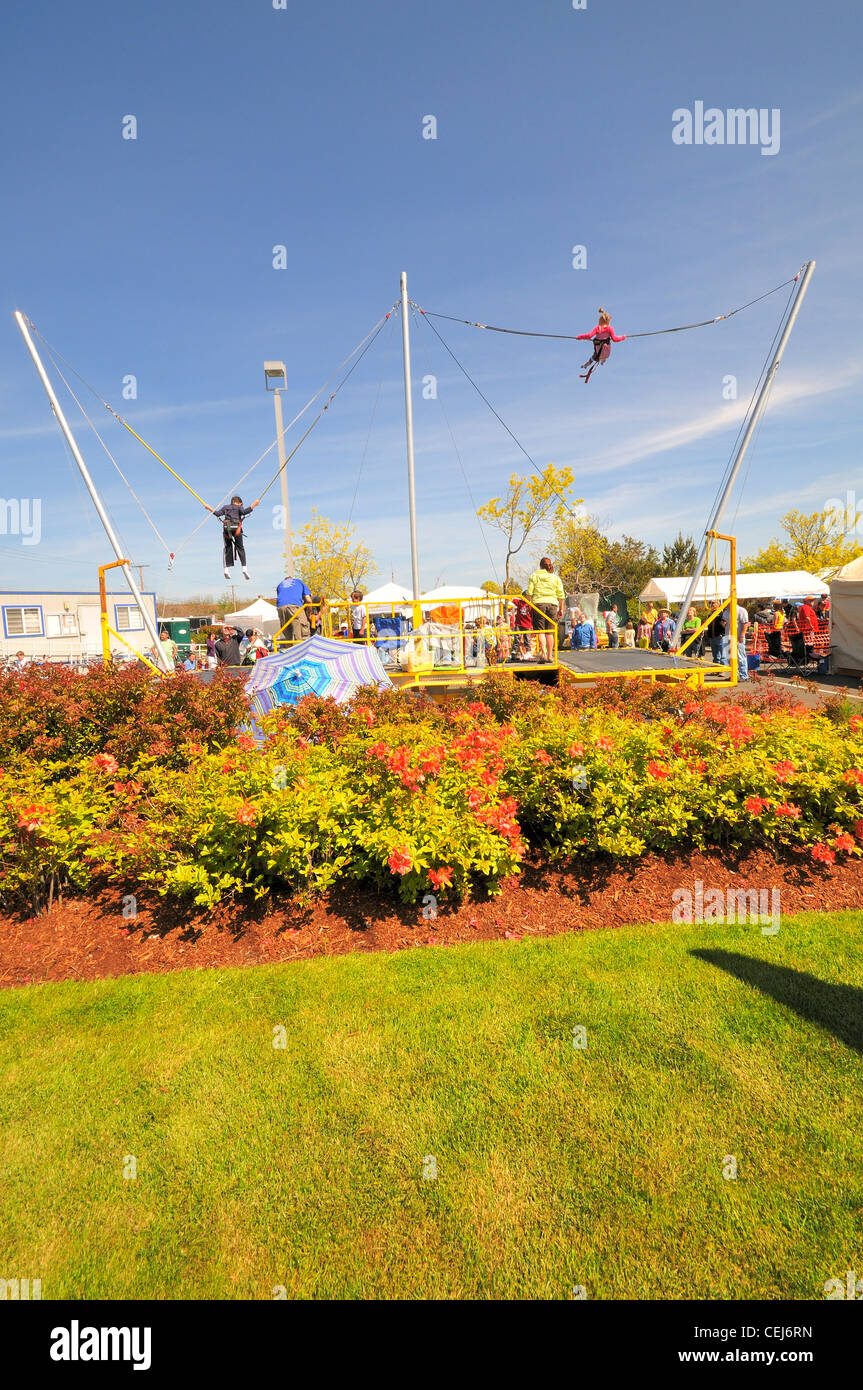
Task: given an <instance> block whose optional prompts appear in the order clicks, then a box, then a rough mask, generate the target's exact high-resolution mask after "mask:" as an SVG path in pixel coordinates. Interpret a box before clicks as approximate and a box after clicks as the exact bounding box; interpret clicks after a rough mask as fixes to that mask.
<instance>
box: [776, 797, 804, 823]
mask: <svg viewBox="0 0 863 1390" xmlns="http://www.w3.org/2000/svg"><path fill="white" fill-rule="evenodd" d="M776 814H777V816H790V818H791V819H792V820H799V819H800V807H799V806H795V805H793V803H792V802H790V801H783V802H781V803H780V805H778V806H777V807H776Z"/></svg>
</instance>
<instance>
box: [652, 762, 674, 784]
mask: <svg viewBox="0 0 863 1390" xmlns="http://www.w3.org/2000/svg"><path fill="white" fill-rule="evenodd" d="M647 775H648V776H649V777H655V778H657V779H658V780H661V779H662V778H663V777H670V776H671V768H670V767H669V766H668V765H667V763H658V762H656V761H655V760H654V759H653V758H651V760H650V762H649V763H648V764H647Z"/></svg>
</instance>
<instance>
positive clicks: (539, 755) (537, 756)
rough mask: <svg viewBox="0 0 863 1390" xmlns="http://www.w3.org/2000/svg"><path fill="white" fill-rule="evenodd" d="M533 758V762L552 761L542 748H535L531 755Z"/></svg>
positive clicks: (544, 762)
mask: <svg viewBox="0 0 863 1390" xmlns="http://www.w3.org/2000/svg"><path fill="white" fill-rule="evenodd" d="M533 760H534V762H535V763H543V764H546V763H550V762H551V761H552V759H551V758H550V757H549V755H548V753H546V751H545V749H544V748H537V750H536V752H535V753H534V755H533Z"/></svg>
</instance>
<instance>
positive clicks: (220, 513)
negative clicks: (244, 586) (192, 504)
mask: <svg viewBox="0 0 863 1390" xmlns="http://www.w3.org/2000/svg"><path fill="white" fill-rule="evenodd" d="M260 500H261V499H260V497H259V498H258V499H257V501H256V502H253V503H252V505H251V507H244V506H243V499H242V497H232V498H231V500H230V502H226V503H225V504H224V505H223V506H221V507H217V508H216V510H215V511H213V508H212V507H207V511H208V512H213V516H217V517H218V518H219V520H220V521H221V523H222V535H223V538H224V542H225V578H226V579H230V577H231V569H232V567H233V564H234V559H235V558H236V559H238V560H239V562H240V564H241V565H242V567H243V578H244V579H248V578H249V571H248V570H247V569H246V547H245V545H244V543H243V518H244V517H246V516H248V515H249V513H250V512H252V511H254V509H255V507H257V505H258V503H259V502H260ZM205 505H206V503H205Z"/></svg>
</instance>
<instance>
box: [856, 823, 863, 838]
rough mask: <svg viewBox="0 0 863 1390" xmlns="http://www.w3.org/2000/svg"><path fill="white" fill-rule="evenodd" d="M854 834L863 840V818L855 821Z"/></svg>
mask: <svg viewBox="0 0 863 1390" xmlns="http://www.w3.org/2000/svg"><path fill="white" fill-rule="evenodd" d="M854 834H855V835H856V836H857V839H858V840H863V820H857V821H855V822H854Z"/></svg>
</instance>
